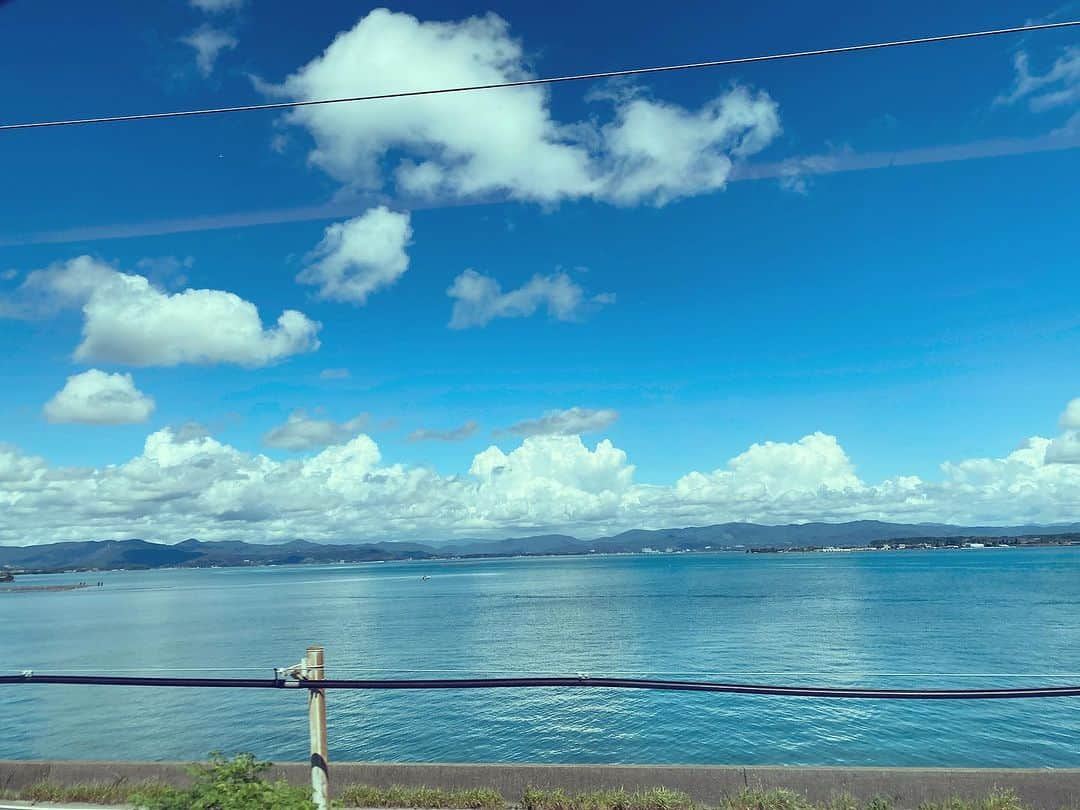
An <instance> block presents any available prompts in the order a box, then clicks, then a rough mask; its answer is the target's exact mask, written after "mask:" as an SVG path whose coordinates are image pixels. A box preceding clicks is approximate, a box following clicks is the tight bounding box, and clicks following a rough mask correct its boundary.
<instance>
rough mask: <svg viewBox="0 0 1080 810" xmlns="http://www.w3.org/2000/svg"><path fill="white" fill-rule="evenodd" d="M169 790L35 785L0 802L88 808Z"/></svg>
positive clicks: (141, 785) (132, 785)
mask: <svg viewBox="0 0 1080 810" xmlns="http://www.w3.org/2000/svg"><path fill="white" fill-rule="evenodd" d="M164 790H169V788H168V787H167V786H166V785H163V784H162V783H160V782H127V781H117V782H88V783H86V784H82V785H58V784H56V783H55V782H48V781H44V782H36V783H35V784H33V785H30V786H29V787H26V788H23V789H22V790H18V791H11V790H8V791H4V792H3V793H0V798H4V799H20V800H22V801H30V802H57V803H63V802H83V803H86V804H125V803H127V802H129V801H131V797H132V796H134V795H135V794H137V793H141V794H145V795H147V796H150V795H156V794H158V793H160V792H162V791H164Z"/></svg>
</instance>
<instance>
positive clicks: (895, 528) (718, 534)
mask: <svg viewBox="0 0 1080 810" xmlns="http://www.w3.org/2000/svg"><path fill="white" fill-rule="evenodd" d="M1078 533H1080V524H1077V523H1072V524H1060V525H1054V526H1037V525H1029V526H955V525H950V524H944V523H882V522H880V521H876V520H856V521H851V522H848V523H798V524H790V525H786V526H765V525H761V524H757V523H721V524H718V525H716V526H694V527H689V528H684V529H657V530H646V529H632V530H630V531H626V532H622V533H621V534H616V535H613V536H611V537H599V538H596V539H595V540H580V539H578V538H576V537H571V536H569V535H564V534H544V535H537V536H534V537H511V538H507V539H505V540H450V541H431V542H426V543H398V542H376V543H335V544H328V543H327V544H324V543H312V542H309V541H307V540H293V541H291V542H288V543H278V544H261V543H245V542H240V541H224V542H213V543H204V542H202V541H200V540H194V539H192V540H185V541H183V542H182V543H177V544H175V545H169V544H164V543H151V542H148V541H146V540H137V539H133V540H89V541H81V542H68V543H49V544H46V545H38V546H0V568H8V569H12V570H16V571H72V570H92V569H99V570H106V569H114V568H129V569H140V568H166V567H172V566H184V567H209V566H233V565H292V564H298V563H329V562H339V561H344V562H372V561H376V560H405V559H420V560H425V559H447V558H458V557H517V556H523V555H551V554H616V553H624V554H625V553H641V552H645V551H650V550H651V551H668V550H670V551H738V550H751V549H755V550H760V549H791V548H809V547H822V546H866V545H869V544H871V543H874V542H880V541H891V540H918V539H920V538H936V539H940V538H949V537H964V538H1004V537H1025V538H1031V537H1032V536H1040V535H1041V536H1054V535H1070V534H1078Z"/></svg>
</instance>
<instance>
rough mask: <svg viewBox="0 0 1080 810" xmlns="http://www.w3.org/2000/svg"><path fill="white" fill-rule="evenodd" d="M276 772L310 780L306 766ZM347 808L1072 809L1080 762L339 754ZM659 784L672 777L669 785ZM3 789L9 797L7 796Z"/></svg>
mask: <svg viewBox="0 0 1080 810" xmlns="http://www.w3.org/2000/svg"><path fill="white" fill-rule="evenodd" d="M265 777H266V778H267V779H269V780H276V779H284V780H286V781H288V782H289V783H291V784H294V785H299V786H304V785H308V784H310V781H309V780H310V771H309V768H308V766H307V764H306V763H277V764H275V765H273V766H272V767H271V768H270V769H269V771H268V772H267V773H266V774H265ZM330 778H331V788H332V791H333V792H334V794H335V795H336V796H337V797H339V798H340V799H342V800H343V803H344V804H345V806H354V807H414V808H470V809H471V810H501V808H510V807H516V808H521V810H705V809H706V808H715V809H716V810H890V808H895V809H896V810H914V809H915V808H921V810H1070V809H1072V808H1077V807H1080V769H1045V770H1041V769H983V768H973V769H964V768H802V767H765V766H752V767H734V766H662V765H518V764H507V765H502V764H499V765H471V764H451V765H447V764H411V763H410V764H395V763H337V764H333V765H331V770H330ZM189 783H190V776H189V774H188V771H187V769H186V766H185V765H183V764H181V763H167V762H152V763H150V762H47V761H0V790H3V791H6V792H7V795H6V796H5V798H10V799H15V798H23V797H25V798H36V799H37V800H39V801H47V800H50V799H51V800H59V801H72V802H74V801H86V800H95V799H96V800H98V801H99V802H100V803H102V804H116V805H120V804H123V803H124V801H125V800H126V799H127V797H128V796H129V795H131V793H132V792H133V791H134V790H135V789H136V788H138V787H139V786H146V785H154V784H157V785H160V784H167V785H175V786H181V787H183V786H186V785H188V784H189ZM658 786H663V787H662V788H660V787H658ZM0 795H3V794H0Z"/></svg>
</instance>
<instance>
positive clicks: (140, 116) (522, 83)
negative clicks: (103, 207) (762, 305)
mask: <svg viewBox="0 0 1080 810" xmlns="http://www.w3.org/2000/svg"><path fill="white" fill-rule="evenodd" d="M1076 25H1080V20H1069V21H1066V22H1055V23H1038V24H1034V25H1018V26H1014V27H1012V28H995V29H992V30H988V31H967V32H964V33H962V34H939V35H936V36H931V37H918V38H916V39H900V40H894V41H891V42H869V43H864V44H861V45H844V46H841V47H837V48H819V49H817V50H812V51H792V52H789V53H771V54H765V55H762V56H742V57H737V58H734V59H713V60H711V61H708V62H691V63H688V64H683V65H661V66H659V67H644V68H628V69H625V70H606V71H602V72H599V73H579V74H576V75H571V76H551V77H548V78H541V79H521V80H519V81H514V82H495V83H491V84H474V85H468V86H465V87H442V88H438V89H433V90H404V91H401V92H397V93H378V94H375V95H370V96H353V97H350V98H322V99H313V100H310V101H279V102H274V103H270V104H244V105H240V106H236V107H214V108H208V109H201V110H175V111H173V112H157V113H137V114H132V115H108V116H101V117H98V118H72V119H67V120H59V121H30V122H26V123H21V124H0V130H6V129H40V128H42V127H66V126H74V125H77V124H110V123H115V122H118V121H146V120H149V119H155V118H184V117H188V116H193V115H218V114H221V113H236V112H253V111H256V110H284V109H289V108H291V107H313V106H316V105H320V104H342V103H346V102H353V101H377V100H379V99H387V98H408V97H411V96H434V95H441V94H443V93H464V92H468V91H472V90H495V89H498V88H503V87H528V86H531V85H536V84H556V83H559V82H579V81H585V80H589V79H610V78H614V77H616V76H639V75H641V74H644V73H666V72H668V71H673V70H691V69H694V68H710V67H721V66H725V65H745V64H750V63H753V62H776V61H779V60H782V59H800V58H803V57H807V56H826V55H828V54H837V53H852V52H855V51H870V50H878V49H881V48H899V47H904V46H908V45H925V44H928V43H931V42H950V41H953V40H958V39H974V38H976V37H994V36H1000V35H1002V34H1021V33H1027V32H1031V31H1045V30H1048V29H1052V28H1068V27H1071V26H1076Z"/></svg>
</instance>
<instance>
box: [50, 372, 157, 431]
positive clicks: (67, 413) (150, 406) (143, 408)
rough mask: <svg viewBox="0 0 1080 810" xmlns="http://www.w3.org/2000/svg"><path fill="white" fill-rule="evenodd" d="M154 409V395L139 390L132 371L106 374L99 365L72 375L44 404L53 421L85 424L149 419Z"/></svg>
mask: <svg viewBox="0 0 1080 810" xmlns="http://www.w3.org/2000/svg"><path fill="white" fill-rule="evenodd" d="M153 411H154V399H153V397H148V396H147V395H146V394H144V393H143V392H142V391H140V390H138V389H137V388H136V387H135V383H134V381H133V380H132V379H131V375H130V374H106V373H105V372H104V371H99V370H98V369H96V368H92V369H90V370H89V371H84V372H83V373H82V374H75V375H73V376H71V377H68V378H67V383H66V384H65V385H64V387H63V388H61V389H60V390H59V391H58V392H57V393H56V395H55V396H54V397H53V398H52V399H50V400H49V401H48V402H47V403H45V408H44V413H45V418H46V419H48V420H49V421H50V422H78V423H81V424H84V425H124V424H129V423H132V422H145V421H146V420H147V419H149V418H150V414H151V413H153Z"/></svg>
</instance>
